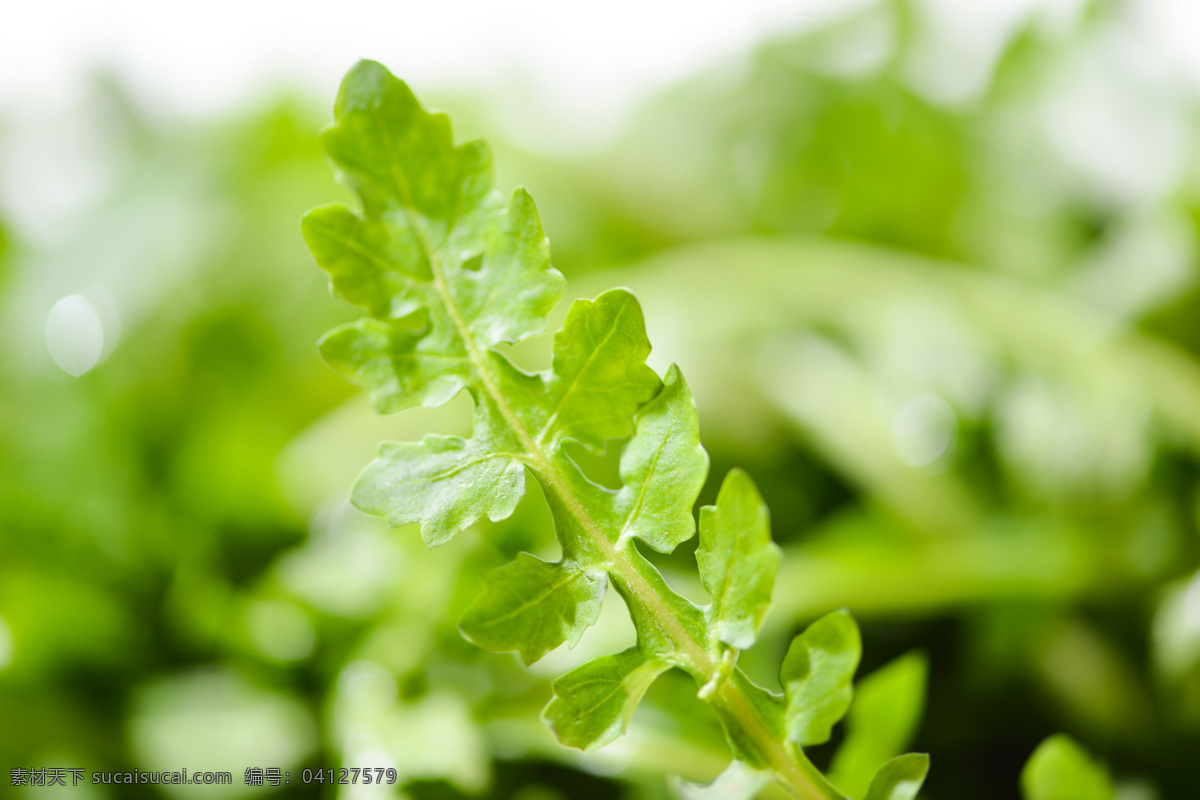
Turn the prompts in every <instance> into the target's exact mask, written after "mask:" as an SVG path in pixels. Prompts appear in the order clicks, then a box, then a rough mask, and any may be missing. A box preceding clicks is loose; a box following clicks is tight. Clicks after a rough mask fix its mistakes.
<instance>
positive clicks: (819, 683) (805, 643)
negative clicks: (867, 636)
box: [779, 611, 862, 745]
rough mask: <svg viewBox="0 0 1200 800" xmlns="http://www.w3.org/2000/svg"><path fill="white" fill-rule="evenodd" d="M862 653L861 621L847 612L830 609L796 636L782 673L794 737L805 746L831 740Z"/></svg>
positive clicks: (847, 703) (789, 726) (851, 692)
mask: <svg viewBox="0 0 1200 800" xmlns="http://www.w3.org/2000/svg"><path fill="white" fill-rule="evenodd" d="M861 654H862V642H861V639H860V637H859V634H858V625H856V624H855V622H854V619H853V617H851V616H850V615H849V614H848V613H847V612H845V611H834V612H833V613H831V614H826V615H825V616H824V617H821V618H820V619H819V620H817V621H816V622H814V623H813V624H812V625H810V626H809V627H808V630H806V631H804V633H802V634H800V635H799V636H797V637H796V638H795V639H793V640H792V644H791V647H789V648H788V651H787V655H786V656H784V659H783V668H782V669H781V670H780V673H779V678H780V681H781V682H782V683H783V687H784V693H785V696H786V698H787V712H786V719H787V732H788V738H789V739H791V740H792V741H794V742H796V743H797V744H800V745H812V744H821V743H823V742H827V741H829V736H830V734H831V733H832V728H833V726H834V725H835V724H836V723H837V721H838V720H840V719H841V718H842V716H843V715H844V714H845V713H846V710H847V709H848V708H849V707H850V701H851V699H852V698H853V696H854V688H853V684H852V681H853V679H854V670H855V669H857V668H858V659H859V657H860V656H861Z"/></svg>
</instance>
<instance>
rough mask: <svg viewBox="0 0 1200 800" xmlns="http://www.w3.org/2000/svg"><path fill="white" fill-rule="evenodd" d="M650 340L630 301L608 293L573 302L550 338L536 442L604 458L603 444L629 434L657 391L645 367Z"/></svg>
mask: <svg viewBox="0 0 1200 800" xmlns="http://www.w3.org/2000/svg"><path fill="white" fill-rule="evenodd" d="M648 355H650V340H649V339H647V338H646V323H645V320H644V319H643V318H642V308H641V306H640V305H638V302H637V300H635V299H634V297H633V295H631V294H629V292H626V291H624V290H622V289H613V290H611V291H607V292H605V293H604V294H602V295H600V296H599V297H597V298H596V299H595V300H576V301H575V302H574V303H573V304H572V305H571V310H570V311H569V312H568V313H567V319H566V322H564V323H563V328H562V330H561V331H559V332H558V333H557V334H555V336H554V362H553V367H552V372H553V374H552V376H551V378H550V381H549V384H548V387H547V391H548V393H549V397H550V401H551V407H550V416H549V418H548V419H547V421H546V422H545V424H544V426H543V427H542V430H541V431H540V433H539V435H538V440H539V441H541V442H544V443H547V444H549V445H551V446H555V445H557V444H558V443H559V442H561V441H563V440H564V439H573V440H575V441H577V442H579V443H580V444H582V445H584V446H585V447H587V448H589V449H591V450H593V451H595V452H603V451H604V443H605V441H606V440H608V439H621V438H624V437H626V436H629V435H630V433H632V432H633V417H634V414H635V413H636V412H637V410H638V408H640V407H641V406H642V404H643V403H645V402H646V401H648V400H650V399H651V398H652V397H654V395H655V394H657V393H658V391H659V389H660V388H661V386H662V382H661V381H660V380H659V377H658V375H656V374H655V372H654V370H652V369H650V367H648V366H646V356H648Z"/></svg>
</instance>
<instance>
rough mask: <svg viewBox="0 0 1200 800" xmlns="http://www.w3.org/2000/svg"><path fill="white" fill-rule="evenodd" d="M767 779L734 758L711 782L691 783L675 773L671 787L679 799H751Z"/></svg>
mask: <svg viewBox="0 0 1200 800" xmlns="http://www.w3.org/2000/svg"><path fill="white" fill-rule="evenodd" d="M769 780H770V777H769V776H767V775H766V774H764V773H762V772H758V771H757V770H753V769H751V768H750V767H748V766H746V765H745V764H743V763H742V762H740V761H736V760H735V761H733V762H731V763H730V765H729V766H728V767H726V769H725V771H724V772H722V773H721V774H720V775H718V776H717V777H716V779H715V780H714V781H713V782H712V783H708V784H698V783H691V782H690V781H685V780H684V779H683V778H680V777H679V776H678V775H676V776H674V777H673V778H672V779H671V788H672V789H673V790H674V791H675V796H676V797H678V798H680V800H753V798H754V797H755V796H756V795H757V794H758V793H759V791H761V790H762V788H763V787H764V786H766V785H767V781H769Z"/></svg>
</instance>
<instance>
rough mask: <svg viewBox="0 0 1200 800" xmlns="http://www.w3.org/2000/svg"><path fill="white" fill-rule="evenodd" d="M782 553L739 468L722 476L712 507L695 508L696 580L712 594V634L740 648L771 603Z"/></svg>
mask: <svg viewBox="0 0 1200 800" xmlns="http://www.w3.org/2000/svg"><path fill="white" fill-rule="evenodd" d="M782 555H783V554H782V551H780V549H779V547H778V546H777V545H776V544H775V543H774V542H772V541H771V523H770V520H769V517H768V515H767V506H766V504H765V503H764V502H763V500H762V497H761V496H760V495H759V493H758V489H756V488H755V486H754V481H752V480H750V476H749V475H747V474H746V473H745V472H743V471H741V470H739V469H735V470H731V471H730V472H729V474H728V475H726V476H725V481H724V483H722V484H721V491H720V492H719V493H718V494H717V504H716V505H715V506H705V507H704V508H702V509H700V547H699V548H698V549H697V550H696V561H697V562H698V563H699V565H700V581H701V582H702V583H703V584H704V588H705V589H706V590H707V591H708V593H709V596H711V597H712V605H711V606H710V610H709V614H710V617H711V621H712V625H713V632H714V633H715V634H716V636H717V638H718V639H720V641H722V642H724V643H725V644H727V645H729V646H731V647H736V648H738V649H739V650H745V649H746V648H748V647H750V646H751V645H752V644H754V638H755V636H756V635H757V633H758V629H759V628H760V627H761V626H762V622H763V618H764V617H766V615H767V609H768V608H769V607H770V605H771V590H772V588H773V587H774V585H775V572H776V571H777V570H778V568H779V561H780V559H781V558H782Z"/></svg>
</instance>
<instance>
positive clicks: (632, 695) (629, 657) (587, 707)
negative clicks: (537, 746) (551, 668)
mask: <svg viewBox="0 0 1200 800" xmlns="http://www.w3.org/2000/svg"><path fill="white" fill-rule="evenodd" d="M667 669H668V666H667V665H666V664H663V663H661V662H658V661H654V660H651V659H648V658H646V656H645V655H643V654H642V653H641V652H640V651H639V650H638V649H637V648H630V649H629V650H626V651H624V652H622V653H618V654H617V655H615V656H602V657H601V658H597V659H593V660H592V661H589V662H587V663H586V664H584V665H582V666H580V667H576V668H575V669H573V670H571V671H570V672H568V673H567V674H566V675H563V676H562V677H560V678H558V679H557V680H555V681H554V683H553V684H552V688H553V690H554V696H553V697H552V698H551V699H550V702H549V703H548V704H547V705H546V709H545V710H544V711H543V712H542V718H543V719H544V720H546V722H547V723H548V724H549V725H550V727H552V728H553V729H554V733H555V734H556V735H557V736H558V740H559V741H560V742H562V743H563V744H565V745H569V746H571V747H578V748H580V749H581V750H594V749H596V748H597V747H600V746H602V745H605V744H608V743H609V742H611V741H612V740H613V739H615V738H617V737H618V736H620V735H621V734H622V733H624V732H625V729H626V728H628V727H629V721H630V719H632V718H633V712H634V710H635V709H636V708H637V704H638V703H639V702H640V701H641V699H642V696H643V695H644V694H645V693H646V690H647V689H649V688H650V684H652V683H653V682H654V679H655V678H657V677H658V676H659V675H661V674H662V673H663V672H665V671H666V670H667Z"/></svg>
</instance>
